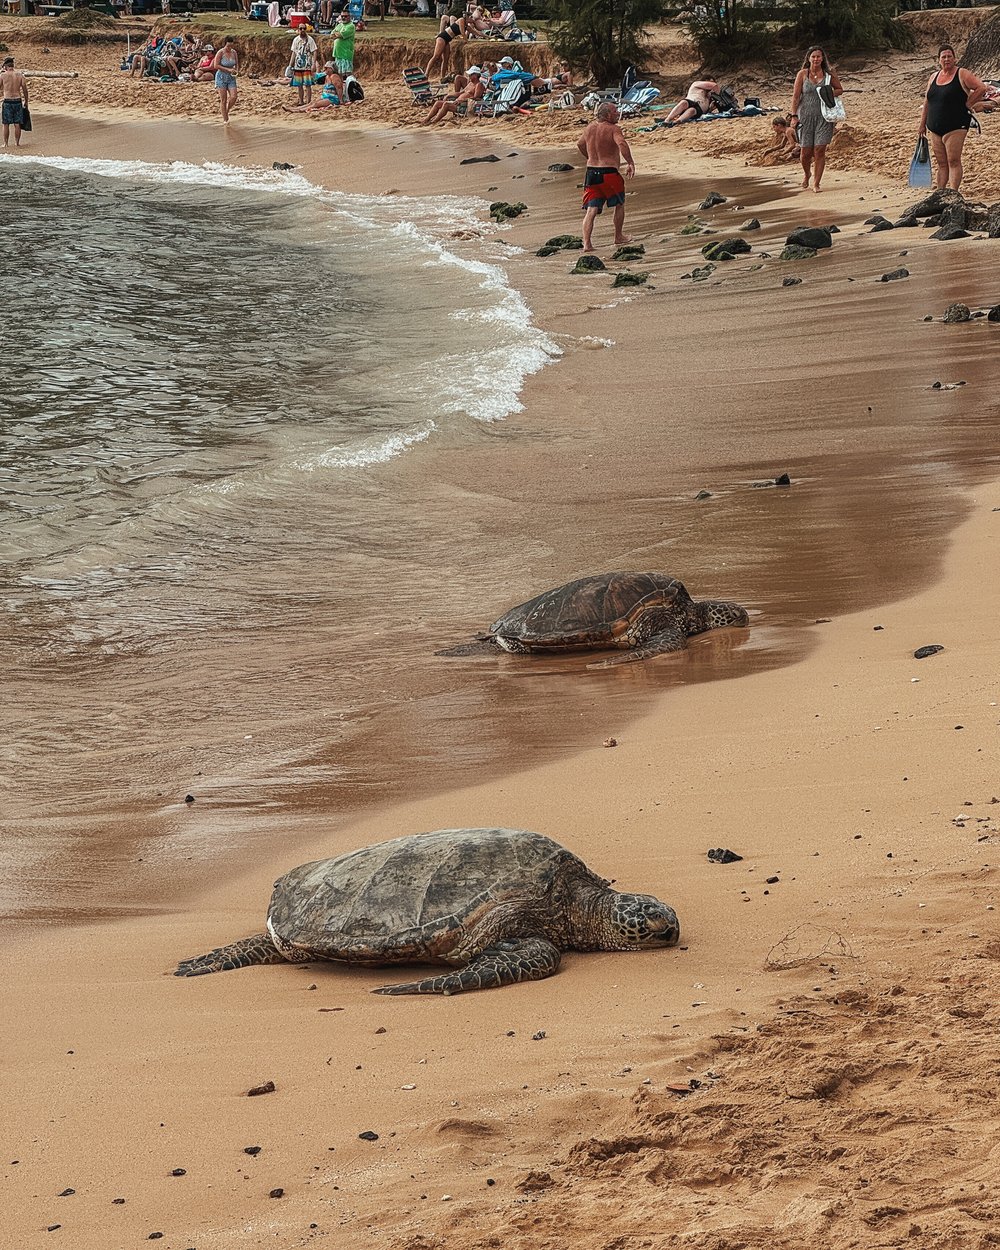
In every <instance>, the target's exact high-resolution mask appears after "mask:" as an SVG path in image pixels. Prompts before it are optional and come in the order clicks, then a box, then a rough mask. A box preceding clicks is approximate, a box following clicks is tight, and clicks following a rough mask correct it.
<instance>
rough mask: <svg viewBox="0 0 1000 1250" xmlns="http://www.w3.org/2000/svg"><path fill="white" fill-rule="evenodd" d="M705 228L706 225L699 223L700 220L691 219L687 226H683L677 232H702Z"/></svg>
mask: <svg viewBox="0 0 1000 1250" xmlns="http://www.w3.org/2000/svg"><path fill="white" fill-rule="evenodd" d="M703 230H704V226H701V225H699V224H698V222H696V221H689V222H688V224H687V225H686V226H681V228H680V230H678V232H677V233H678V234H701V233H702V232H703Z"/></svg>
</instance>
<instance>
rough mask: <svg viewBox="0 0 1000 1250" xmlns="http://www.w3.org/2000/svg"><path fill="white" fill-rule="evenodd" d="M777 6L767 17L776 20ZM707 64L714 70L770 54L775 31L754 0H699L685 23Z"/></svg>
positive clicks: (771, 7) (770, 10)
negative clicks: (775, 11)
mask: <svg viewBox="0 0 1000 1250" xmlns="http://www.w3.org/2000/svg"><path fill="white" fill-rule="evenodd" d="M773 9H774V5H771V6H769V9H768V11H767V13H766V16H768V17H771V18H772V19H773V16H774V14H773ZM685 25H686V27H687V31H688V34H689V35H690V36H691V41H692V42H693V43H694V46H695V49H696V50H697V53H698V56H699V57H700V58H701V62H702V64H703V65H705V66H708V67H710V68H711V69H712V70H713V71H714V70H717V69H728V68H729V67H730V66H732V65H738V64H740V62H742V61H747V60H753V59H754V58H758V57H766V56H767V55H768V53H769V52H770V51H771V50H772V48H773V46H774V34H773V31H772V29H771V27H770V26H769V25H768V24H767V22H766V21H765V13H764V11H762V10H761V8H760V7H758V6H757V5H756V4H755V3H753V0H698V3H697V4H696V5H695V7H694V9H693V11H692V13H691V15H690V17H688V19H687V21H686V22H685Z"/></svg>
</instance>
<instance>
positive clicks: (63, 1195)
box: [59, 1189, 76, 1198]
mask: <svg viewBox="0 0 1000 1250" xmlns="http://www.w3.org/2000/svg"><path fill="white" fill-rule="evenodd" d="M75 1193H76V1190H75V1189H64V1190H63V1191H62V1193H61V1194H60V1195H59V1197H60V1198H68V1197H69V1196H70V1194H75Z"/></svg>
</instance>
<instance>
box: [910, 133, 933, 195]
mask: <svg viewBox="0 0 1000 1250" xmlns="http://www.w3.org/2000/svg"><path fill="white" fill-rule="evenodd" d="M907 181H908V183H909V185H910V186H911V187H921V188H923V187H929V186H930V185H931V182H932V181H933V179H932V177H931V150H930V147H929V146H928V143H927V136H926V135H921V136H920V137H919V138H918V139H917V146H916V147H915V148H914V149H913V160H912V161H910V176H909V178H908V179H907Z"/></svg>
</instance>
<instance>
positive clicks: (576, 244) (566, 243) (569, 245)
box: [545, 234, 583, 252]
mask: <svg viewBox="0 0 1000 1250" xmlns="http://www.w3.org/2000/svg"><path fill="white" fill-rule="evenodd" d="M545 246H546V247H554V248H555V249H556V251H566V252H579V251H580V250H581V249H582V248H583V239H581V238H580V236H579V235H578V234H557V235H554V236H553V237H552V238H551V239H546V240H545Z"/></svg>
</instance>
